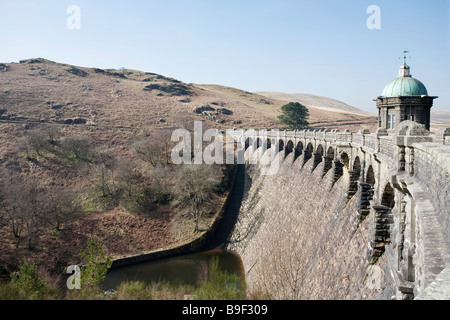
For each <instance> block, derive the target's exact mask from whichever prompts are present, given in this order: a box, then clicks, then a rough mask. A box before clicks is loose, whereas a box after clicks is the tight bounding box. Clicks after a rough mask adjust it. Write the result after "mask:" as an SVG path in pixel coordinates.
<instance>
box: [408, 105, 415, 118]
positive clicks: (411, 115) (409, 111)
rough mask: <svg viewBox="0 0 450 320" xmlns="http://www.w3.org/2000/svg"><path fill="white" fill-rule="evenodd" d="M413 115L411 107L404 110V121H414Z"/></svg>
mask: <svg viewBox="0 0 450 320" xmlns="http://www.w3.org/2000/svg"><path fill="white" fill-rule="evenodd" d="M415 118H416V117H415V114H414V113H413V107H407V108H406V120H411V121H415Z"/></svg>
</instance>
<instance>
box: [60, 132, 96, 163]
mask: <svg viewBox="0 0 450 320" xmlns="http://www.w3.org/2000/svg"><path fill="white" fill-rule="evenodd" d="M61 148H62V150H63V152H64V155H65V156H66V158H68V159H70V158H72V159H73V160H75V161H80V160H81V161H84V162H91V161H92V157H93V155H94V152H93V148H92V145H91V142H90V141H89V138H88V137H85V136H69V137H66V138H65V139H64V140H63V141H62V142H61Z"/></svg>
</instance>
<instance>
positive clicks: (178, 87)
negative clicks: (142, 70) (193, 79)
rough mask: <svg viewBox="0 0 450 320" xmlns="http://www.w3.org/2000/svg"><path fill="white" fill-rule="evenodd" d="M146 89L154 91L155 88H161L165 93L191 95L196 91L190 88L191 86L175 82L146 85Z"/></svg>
mask: <svg viewBox="0 0 450 320" xmlns="http://www.w3.org/2000/svg"><path fill="white" fill-rule="evenodd" d="M143 90H144V91H153V90H159V91H162V92H165V93H169V94H170V95H171V96H191V95H193V94H194V93H193V92H192V91H190V90H189V88H188V87H187V86H185V85H183V84H179V83H175V84H171V83H167V84H158V83H154V84H150V85H148V86H145V87H144V89H143Z"/></svg>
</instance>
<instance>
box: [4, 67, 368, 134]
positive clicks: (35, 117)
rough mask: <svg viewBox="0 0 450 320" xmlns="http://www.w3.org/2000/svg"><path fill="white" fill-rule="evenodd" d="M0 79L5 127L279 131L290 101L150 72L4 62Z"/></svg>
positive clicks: (344, 123) (333, 121)
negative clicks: (190, 123) (203, 125)
mask: <svg viewBox="0 0 450 320" xmlns="http://www.w3.org/2000/svg"><path fill="white" fill-rule="evenodd" d="M0 77H1V78H0V79H1V80H0V105H1V109H2V111H1V113H2V114H1V117H2V118H1V119H2V120H3V121H8V120H9V121H18V122H52V123H59V124H71V123H73V121H76V123H78V124H87V125H90V126H96V127H114V128H131V127H132V128H135V129H136V128H155V127H161V126H162V127H168V126H169V127H179V126H180V125H182V123H185V122H186V120H194V119H197V120H206V121H207V122H209V124H210V126H213V127H215V128H218V129H221V128H227V127H230V126H234V127H244V128H276V127H277V126H278V124H277V119H276V117H277V116H278V114H279V112H280V106H281V105H283V104H285V103H286V101H287V100H279V99H273V98H266V97H263V96H262V95H258V94H254V93H250V92H245V91H242V90H238V89H233V88H227V87H223V86H217V85H195V84H185V83H182V82H180V81H178V80H175V79H171V78H167V77H164V76H162V75H157V74H154V73H148V72H142V71H136V70H102V69H97V68H83V67H75V66H70V65H66V64H59V63H55V62H52V61H48V60H45V59H29V60H23V61H21V63H7V64H5V63H2V64H1V65H0ZM323 99H324V101H326V98H323ZM330 101H331V100H330ZM205 105H210V106H211V107H212V108H213V109H214V110H212V109H211V110H212V111H213V112H209V113H210V115H208V113H207V114H206V116H205V115H204V114H202V113H201V112H200V113H194V112H193V110H195V109H196V108H199V107H202V106H205ZM334 109H335V110H334ZM333 110H334V111H336V112H334V111H333ZM352 110H353V109H352ZM230 111H231V112H230ZM330 111H331V112H330ZM310 113H311V118H310V123H311V124H312V127H332V128H336V127H342V128H344V127H345V128H348V129H351V130H354V129H358V128H361V127H367V126H369V127H372V126H373V124H374V123H375V122H374V121H373V118H367V117H366V115H363V116H361V115H357V114H355V113H353V114H350V113H348V114H343V113H342V110H340V109H339V108H335V107H334V106H331V109H328V110H322V109H319V108H312V107H311V109H310Z"/></svg>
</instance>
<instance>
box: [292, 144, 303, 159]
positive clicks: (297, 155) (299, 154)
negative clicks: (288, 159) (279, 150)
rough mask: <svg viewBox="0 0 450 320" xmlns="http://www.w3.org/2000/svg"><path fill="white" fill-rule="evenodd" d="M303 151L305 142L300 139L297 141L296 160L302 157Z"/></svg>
mask: <svg viewBox="0 0 450 320" xmlns="http://www.w3.org/2000/svg"><path fill="white" fill-rule="evenodd" d="M302 153H303V142H301V141H299V142H298V143H297V146H296V147H295V157H294V159H295V160H296V159H297V158H298V157H300V156H301V155H302Z"/></svg>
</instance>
